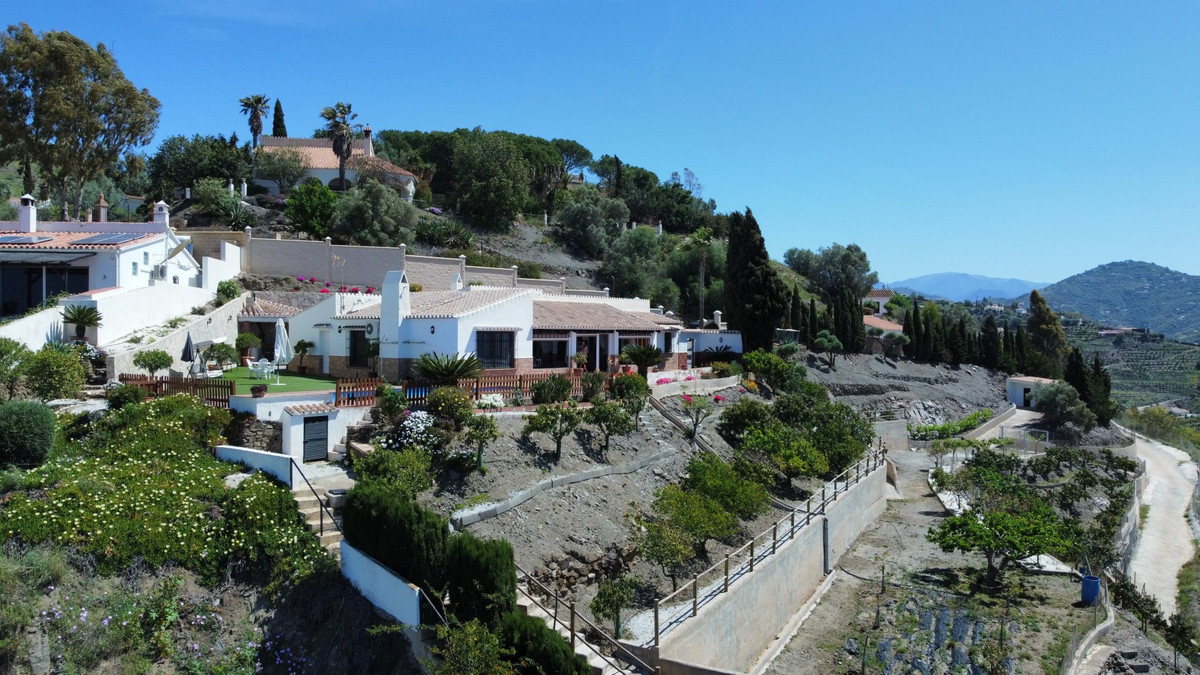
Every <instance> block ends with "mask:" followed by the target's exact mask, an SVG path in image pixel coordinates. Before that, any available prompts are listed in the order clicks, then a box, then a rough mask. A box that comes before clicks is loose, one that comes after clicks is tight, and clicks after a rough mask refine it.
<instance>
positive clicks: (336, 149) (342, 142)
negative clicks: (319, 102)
mask: <svg viewBox="0 0 1200 675" xmlns="http://www.w3.org/2000/svg"><path fill="white" fill-rule="evenodd" d="M356 117H358V113H356V112H354V111H353V110H352V109H351V104H349V103H343V102H341V101H338V102H337V103H335V104H334V105H331V106H328V107H326V108H323V109H322V110H321V119H323V120H325V127H324V132H325V135H326V138H328V139H329V141H330V142H331V143H332V144H333V154H335V155H337V158H338V189H339V190H344V189H345V188H346V162H347V161H348V160H349V159H350V155H351V154H353V152H354V136H355V134H356V133H357V132H358V130H359V126H360V125H357V124H354V119H355V118H356Z"/></svg>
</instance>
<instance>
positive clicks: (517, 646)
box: [500, 611, 591, 675]
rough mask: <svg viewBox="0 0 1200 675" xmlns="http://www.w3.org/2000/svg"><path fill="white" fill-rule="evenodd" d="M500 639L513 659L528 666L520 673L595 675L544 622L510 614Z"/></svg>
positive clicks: (517, 614) (504, 621) (522, 615)
mask: <svg viewBox="0 0 1200 675" xmlns="http://www.w3.org/2000/svg"><path fill="white" fill-rule="evenodd" d="M500 635H501V637H502V640H503V641H504V644H506V645H508V647H509V648H510V649H512V650H513V658H514V659H515V660H516V661H517V662H518V663H528V665H527V666H525V667H523V668H521V669H520V670H519V671H518V672H520V673H523V674H524V673H529V674H533V673H555V674H556V675H557V674H561V675H588V673H590V672H591V669H590V668H589V667H588V664H587V662H586V661H584V660H583V658H582V657H579V656H576V655H575V654H574V653H572V652H571V646H570V645H569V644H567V641H566V640H564V639H563V638H562V636H561V635H559V634H558V633H556V632H555V631H553V630H551V629H550V627H549V626H547V625H546V623H545V622H544V621H542V620H540V619H535V618H533V617H531V616H526V615H525V614H523V613H521V612H517V611H514V612H509V613H508V614H506V615H505V616H504V619H503V621H502V622H501V624H500Z"/></svg>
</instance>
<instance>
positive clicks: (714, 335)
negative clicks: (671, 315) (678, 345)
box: [679, 330, 742, 353]
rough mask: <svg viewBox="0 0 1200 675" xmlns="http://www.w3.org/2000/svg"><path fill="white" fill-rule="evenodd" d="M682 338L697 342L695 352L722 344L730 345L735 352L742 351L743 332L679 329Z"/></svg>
mask: <svg viewBox="0 0 1200 675" xmlns="http://www.w3.org/2000/svg"><path fill="white" fill-rule="evenodd" d="M679 333H680V336H679V339H680V340H691V341H693V342H695V352H696V353H699V352H702V351H704V350H705V349H708V348H710V347H711V348H713V349H719V348H720V347H722V346H726V345H728V347H729V348H730V349H732V350H733V351H734V352H735V353H741V351H742V334H741V333H739V332H737V331H722V332H715V331H701V330H682V331H679Z"/></svg>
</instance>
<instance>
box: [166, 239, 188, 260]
mask: <svg viewBox="0 0 1200 675" xmlns="http://www.w3.org/2000/svg"><path fill="white" fill-rule="evenodd" d="M187 245H188V242H186V241H185V242H182V243H180V244H179V245H178V246H176V247H175V248H173V249H171V252H170V253H168V254H167V257H166V259H167V260H170V259H171V258H174V257H175V256H177V255H179V254H180V253H181V252H182V251H183V250H184V249H185V248H187Z"/></svg>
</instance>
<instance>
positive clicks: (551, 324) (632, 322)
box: [533, 300, 661, 331]
mask: <svg viewBox="0 0 1200 675" xmlns="http://www.w3.org/2000/svg"><path fill="white" fill-rule="evenodd" d="M533 327H534V328H538V329H542V330H546V329H549V330H642V331H657V330H661V329H660V328H659V326H658V324H656V323H654V322H652V321H650V320H648V319H643V318H642V317H640V316H638V314H636V313H634V312H624V311H621V310H619V309H617V308H616V307H613V306H612V305H606V304H604V303H601V302H562V301H552V300H539V301H535V302H534V303H533Z"/></svg>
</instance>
